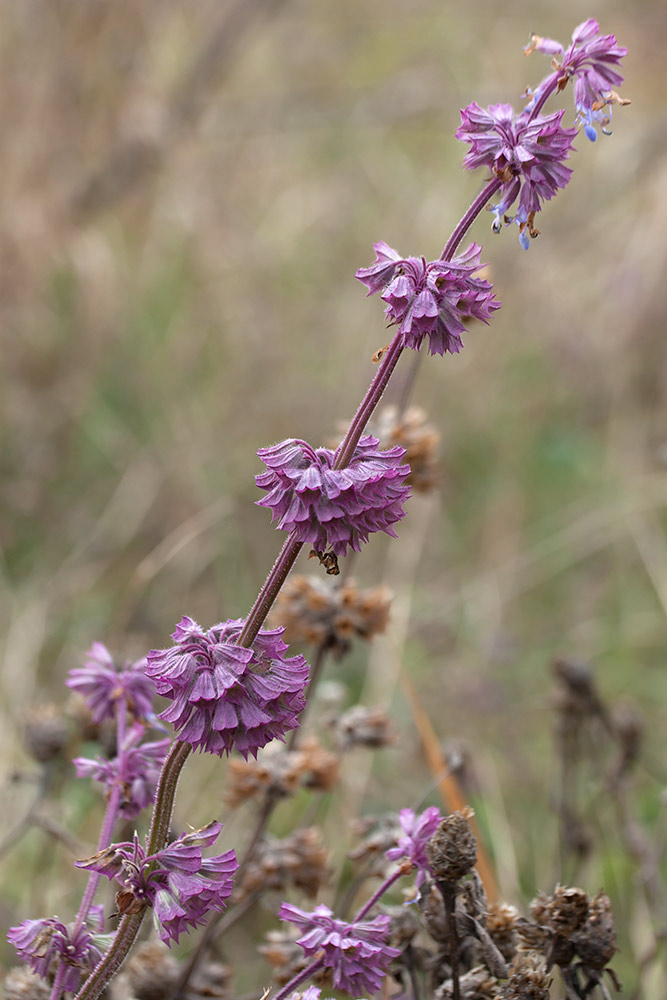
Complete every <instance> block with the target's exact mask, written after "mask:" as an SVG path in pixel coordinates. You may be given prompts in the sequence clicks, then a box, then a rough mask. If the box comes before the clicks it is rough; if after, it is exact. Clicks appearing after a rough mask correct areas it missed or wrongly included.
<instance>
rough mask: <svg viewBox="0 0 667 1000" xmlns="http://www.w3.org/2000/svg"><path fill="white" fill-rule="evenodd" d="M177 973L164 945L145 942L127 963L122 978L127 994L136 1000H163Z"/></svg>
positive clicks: (177, 969) (175, 964)
mask: <svg viewBox="0 0 667 1000" xmlns="http://www.w3.org/2000/svg"><path fill="white" fill-rule="evenodd" d="M178 973H179V964H178V961H177V959H176V958H175V957H174V956H173V955H170V953H169V949H168V948H167V946H166V944H163V943H162V942H161V941H146V942H145V943H144V944H141V945H139V947H138V948H137V950H136V953H135V954H134V955H133V956H132V958H131V959H130V960H129V962H128V963H127V969H126V972H125V973H123V976H124V980H125V982H126V983H127V986H128V987H129V988H128V989H127V992H128V993H129V995H130V996H132V997H135V998H136V1000H164V997H166V996H168V995H169V991H170V989H171V987H172V986H173V985H174V983H175V982H176V979H177V977H178ZM119 985H120V983H119ZM123 992H125V991H123Z"/></svg>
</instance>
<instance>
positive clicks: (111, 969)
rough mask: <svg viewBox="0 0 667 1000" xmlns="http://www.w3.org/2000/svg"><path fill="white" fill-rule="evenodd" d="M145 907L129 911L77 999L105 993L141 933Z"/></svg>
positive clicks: (85, 999)
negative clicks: (138, 911) (136, 911)
mask: <svg viewBox="0 0 667 1000" xmlns="http://www.w3.org/2000/svg"><path fill="white" fill-rule="evenodd" d="M145 912H146V910H145V908H144V909H143V910H142V911H141V913H128V914H127V916H125V917H123V919H122V920H121V922H120V923H119V925H118V930H117V931H116V934H115V936H114V939H113V944H112V945H111V947H110V948H109V950H108V952H107V953H106V955H105V956H104V958H103V959H102V961H101V962H100V963H99V964H98V965H97V966H96V968H95V969H93V971H92V973H91V974H90V976H89V977H88V979H87V980H86V982H85V983H84V985H83V986H82V988H81V989H80V990H79V992H78V993H77V995H76V997H75V1000H96V998H97V997H99V996H100V994H101V993H103V991H104V988H105V987H106V985H107V983H108V982H110V980H111V979H113V977H114V976H115V975H116V973H117V972H118V970H119V969H120V967H121V965H122V964H123V962H124V961H125V959H126V958H127V956H128V954H129V951H130V948H131V947H132V945H133V944H134V940H135V938H136V936H137V934H138V933H139V928H140V927H141V921H142V920H143V919H144V913H145Z"/></svg>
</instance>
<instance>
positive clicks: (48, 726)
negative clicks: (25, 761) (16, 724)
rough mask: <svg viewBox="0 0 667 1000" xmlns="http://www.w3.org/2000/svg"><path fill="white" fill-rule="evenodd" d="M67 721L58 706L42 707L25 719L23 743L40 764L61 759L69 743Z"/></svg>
mask: <svg viewBox="0 0 667 1000" xmlns="http://www.w3.org/2000/svg"><path fill="white" fill-rule="evenodd" d="M68 736H69V734H68V731H67V720H66V718H65V715H64V713H63V712H62V710H61V709H59V708H58V707H57V706H56V705H40V706H38V707H36V708H33V709H31V710H30V712H29V713H28V714H27V716H26V718H25V729H24V732H23V742H24V745H25V748H26V750H27V751H28V753H29V754H30V756H31V757H32V758H33V760H36V761H38V762H39V763H40V764H48V763H49V761H52V760H55V759H56V758H57V757H59V756H60V755H61V754H62V752H63V751H64V750H65V748H66V747H67V743H68Z"/></svg>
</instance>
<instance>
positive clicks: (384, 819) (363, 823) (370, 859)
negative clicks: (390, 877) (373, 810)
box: [347, 813, 401, 876]
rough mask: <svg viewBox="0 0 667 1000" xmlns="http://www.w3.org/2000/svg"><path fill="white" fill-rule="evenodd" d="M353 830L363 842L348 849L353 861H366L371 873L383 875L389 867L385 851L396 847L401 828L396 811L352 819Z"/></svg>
mask: <svg viewBox="0 0 667 1000" xmlns="http://www.w3.org/2000/svg"><path fill="white" fill-rule="evenodd" d="M351 825H352V831H353V834H354V835H355V836H356V837H361V838H362V840H361V843H360V844H358V846H357V847H354V848H352V850H350V851H348V855H347V856H348V858H350V860H351V861H361V862H364V863H365V864H366V865H367V867H368V868H369V872H368V874H369V875H371V874H372V875H378V876H382V875H383V874H384V872H386V871H387V869H388V867H389V862H388V861H387V858H386V857H385V852H386V851H388V850H389V848H390V847H395V846H396V842H397V839H398V837H399V835H400V832H401V829H400V826H399V823H398V817H397V815H396V813H386V814H384V815H382V816H362V817H359V818H357V819H354V820H352V824H351Z"/></svg>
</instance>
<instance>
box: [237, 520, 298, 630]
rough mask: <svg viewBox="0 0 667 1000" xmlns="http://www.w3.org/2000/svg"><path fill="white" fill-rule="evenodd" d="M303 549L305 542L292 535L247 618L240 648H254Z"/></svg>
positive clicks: (281, 551)
mask: <svg viewBox="0 0 667 1000" xmlns="http://www.w3.org/2000/svg"><path fill="white" fill-rule="evenodd" d="M302 548H303V542H299V541H297V539H296V538H295V537H294V535H293V533H291V534H290V535H289V536H288V538H287V541H286V542H285V544H284V545H283V547H282V549H281V550H280V554H279V556H278V558H277V559H276V561H275V562H274V564H273V566H272V567H271V571H270V573H269V575H268V576H267V578H266V581H265V583H264V586H263V587H262V589H261V590H260V592H259V594H258V595H257V599H256V601H255V603H254V604H253V606H252V608H251V609H250V614H249V615H248V617H247V618H246V622H245V625H244V626H243V631H242V632H241V634H240V636H239V638H238V644H239V646H246V647H247V646H252V644H253V642H254V641H255V639H256V638H257V635H258V633H259V630H260V628H261V627H262V625H263V624H264V622H265V620H266V616H267V615H268V613H269V611H270V610H271V607H272V605H273V602H274V601H275V599H276V597H277V596H278V594H279V592H280V588H281V587H282V585H283V584H284V582H285V580H286V579H287V577H288V576H289V572H290V570H291V569H292V566H293V565H294V563H295V562H296V557H297V556H298V554H299V552H300V551H301V549H302Z"/></svg>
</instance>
